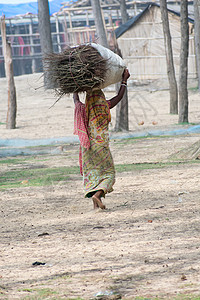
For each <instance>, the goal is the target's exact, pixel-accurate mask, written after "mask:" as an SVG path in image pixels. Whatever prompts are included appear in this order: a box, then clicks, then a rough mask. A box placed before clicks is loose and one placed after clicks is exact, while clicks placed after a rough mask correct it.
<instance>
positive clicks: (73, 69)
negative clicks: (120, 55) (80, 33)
mask: <svg viewBox="0 0 200 300" xmlns="http://www.w3.org/2000/svg"><path fill="white" fill-rule="evenodd" d="M44 67H45V70H47V71H48V72H49V75H50V78H51V80H52V83H53V85H54V86H56V88H55V90H56V92H57V94H58V95H59V98H60V97H62V96H63V95H65V94H69V93H74V92H84V91H87V90H90V89H93V88H98V87H99V86H100V85H101V84H102V83H103V82H104V79H105V74H106V71H107V60H106V59H105V58H103V57H102V56H101V55H100V53H99V52H98V50H97V49H95V48H94V47H92V46H91V45H90V44H87V45H79V46H77V47H73V48H67V49H65V50H64V51H63V52H62V53H58V54H57V53H50V54H47V55H46V56H45V59H44Z"/></svg>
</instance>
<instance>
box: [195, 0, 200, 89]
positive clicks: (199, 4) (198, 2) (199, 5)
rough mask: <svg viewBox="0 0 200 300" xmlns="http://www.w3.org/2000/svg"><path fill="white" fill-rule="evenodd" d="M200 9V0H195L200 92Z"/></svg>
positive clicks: (199, 87)
mask: <svg viewBox="0 0 200 300" xmlns="http://www.w3.org/2000/svg"><path fill="white" fill-rule="evenodd" d="M199 10H200V0H194V35H195V50H196V65H197V76H198V89H199V92H200V13H199Z"/></svg>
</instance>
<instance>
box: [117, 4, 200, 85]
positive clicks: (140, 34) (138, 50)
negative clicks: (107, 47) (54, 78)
mask: <svg viewBox="0 0 200 300" xmlns="http://www.w3.org/2000/svg"><path fill="white" fill-rule="evenodd" d="M169 23H170V31H171V36H172V46H173V55H174V65H175V72H176V75H177V76H178V75H179V55H180V44H181V35H180V17H179V16H177V15H175V14H173V13H169ZM189 27H190V39H189V59H188V64H189V66H188V73H189V74H188V77H189V78H196V75H197V74H196V63H195V48H194V34H193V25H192V24H191V23H189ZM117 41H118V44H119V48H120V49H121V51H122V55H123V58H124V60H125V61H126V64H127V66H128V68H129V70H130V72H131V74H132V78H133V79H136V80H144V79H145V80H146V79H158V78H166V77H167V65H166V57H165V47H164V37H163V27H162V22H161V12H160V8H159V7H157V6H152V7H151V8H150V9H149V11H148V12H147V13H145V14H144V15H143V16H142V17H141V18H140V19H139V20H138V21H137V22H136V23H135V24H134V25H133V26H132V28H130V29H129V30H128V31H127V32H125V33H124V34H123V35H122V36H120V37H119V38H118V40H117Z"/></svg>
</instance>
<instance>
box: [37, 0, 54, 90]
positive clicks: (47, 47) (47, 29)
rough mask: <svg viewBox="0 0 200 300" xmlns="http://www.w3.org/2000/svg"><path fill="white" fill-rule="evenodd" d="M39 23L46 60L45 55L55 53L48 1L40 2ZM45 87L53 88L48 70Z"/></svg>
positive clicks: (43, 54)
mask: <svg viewBox="0 0 200 300" xmlns="http://www.w3.org/2000/svg"><path fill="white" fill-rule="evenodd" d="M38 21H39V31H40V44H41V50H42V56H43V58H44V57H45V54H47V53H51V52H53V47H52V38H51V25H50V15H49V3H48V0H38ZM44 86H45V88H53V86H52V83H51V79H50V76H49V74H48V72H47V71H46V70H44Z"/></svg>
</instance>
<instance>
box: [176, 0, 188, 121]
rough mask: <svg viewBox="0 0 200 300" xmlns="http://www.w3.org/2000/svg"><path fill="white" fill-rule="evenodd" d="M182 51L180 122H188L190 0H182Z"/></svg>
mask: <svg viewBox="0 0 200 300" xmlns="http://www.w3.org/2000/svg"><path fill="white" fill-rule="evenodd" d="M180 5H181V53H180V75H179V121H178V122H179V123H188V89H187V77H188V47H189V26H188V1H187V0H182V1H181V4H180Z"/></svg>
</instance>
